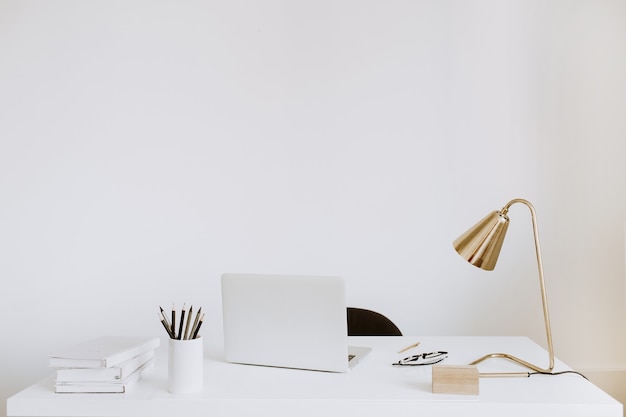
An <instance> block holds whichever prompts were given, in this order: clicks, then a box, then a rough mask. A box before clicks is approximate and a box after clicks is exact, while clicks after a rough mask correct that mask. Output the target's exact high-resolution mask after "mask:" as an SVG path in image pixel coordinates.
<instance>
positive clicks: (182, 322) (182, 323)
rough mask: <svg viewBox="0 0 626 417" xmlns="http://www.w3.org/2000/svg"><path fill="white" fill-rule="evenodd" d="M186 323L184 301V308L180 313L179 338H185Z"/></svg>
mask: <svg viewBox="0 0 626 417" xmlns="http://www.w3.org/2000/svg"><path fill="white" fill-rule="evenodd" d="M184 324H185V304H184V303H183V310H182V312H181V313H180V325H179V326H178V340H182V338H183V325H184Z"/></svg>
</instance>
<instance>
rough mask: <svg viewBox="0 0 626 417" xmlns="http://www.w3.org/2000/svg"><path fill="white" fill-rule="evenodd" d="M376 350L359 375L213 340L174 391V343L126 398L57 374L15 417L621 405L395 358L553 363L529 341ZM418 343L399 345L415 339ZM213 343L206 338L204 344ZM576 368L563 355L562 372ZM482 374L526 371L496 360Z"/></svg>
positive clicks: (30, 393)
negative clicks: (235, 351) (454, 382)
mask: <svg viewBox="0 0 626 417" xmlns="http://www.w3.org/2000/svg"><path fill="white" fill-rule="evenodd" d="M349 339H350V344H351V345H354V346H370V347H372V348H373V351H372V352H371V353H370V354H369V355H368V356H367V357H366V358H365V359H364V360H363V361H362V362H361V363H359V364H358V365H357V367H356V368H354V369H353V370H352V371H350V372H348V373H345V374H341V373H327V372H315V371H302V370H293V369H281V368H269V367H259V366H249V365H235V364H229V363H226V362H224V360H223V355H222V348H221V341H220V342H219V343H215V345H216V346H207V345H205V370H204V371H205V383H204V391H203V392H202V393H198V394H190V395H174V394H170V393H168V391H167V355H166V352H167V344H164V345H163V344H162V346H161V348H159V358H158V362H157V367H156V369H154V371H153V372H152V373H151V374H149V375H147V376H145V377H144V378H143V379H142V380H141V381H139V382H137V383H136V384H135V385H134V386H132V387H131V388H130V389H129V392H127V393H126V394H55V393H54V389H53V378H54V375H52V374H51V375H50V376H49V377H47V378H44V379H43V380H41V381H39V382H37V383H35V384H34V385H32V386H30V387H28V388H26V389H25V390H23V391H21V392H19V393H17V394H15V395H13V396H12V397H10V398H9V399H8V400H7V416H10V417H11V416H101V417H108V416H111V417H113V416H115V417H118V416H127V417H139V416H141V417H143V416H146V417H147V416H150V417H161V416H168V417H169V416H185V417H195V416H242V415H254V416H272V417H279V416H289V417H293V416H359V417H368V416H377V417H380V416H389V415H398V416H410V415H412V416H415V415H422V416H461V415H462V416H472V415H480V416H498V417H500V416H505V415H506V416H533V417H537V416H567V417H575V416H594V417H602V416H612V417H623V414H622V404H620V403H619V402H617V401H616V400H614V399H613V398H611V397H610V396H609V395H608V394H606V393H604V392H603V391H602V390H600V389H599V388H598V387H596V386H595V385H593V384H592V383H591V382H589V381H587V380H585V379H584V378H582V377H580V376H578V375H574V374H565V375H559V376H544V375H534V376H531V377H529V378H481V379H480V394H479V395H478V396H467V395H448V394H433V393H432V387H431V369H432V368H431V367H430V366H417V367H398V366H392V365H391V363H392V362H395V361H397V360H398V359H401V358H402V357H404V356H408V355H410V354H415V353H421V352H428V351H434V350H444V351H448V352H449V357H448V359H446V360H445V361H444V362H442V364H467V363H468V362H471V361H472V360H474V359H477V358H478V357H481V356H482V355H484V354H487V353H495V352H504V353H510V354H514V355H517V356H519V357H520V358H522V359H525V360H528V361H530V362H532V363H536V364H538V365H540V366H544V365H545V364H546V363H547V353H546V352H545V350H543V349H542V348H541V347H540V346H538V345H537V344H535V343H534V342H532V341H531V340H529V339H528V338H525V337H408V336H402V337H350V338H349ZM418 340H419V341H420V342H421V344H420V346H419V347H418V348H415V349H412V350H410V351H407V352H405V353H403V354H399V353H398V351H399V350H400V349H401V348H403V347H406V346H408V345H411V344H413V343H414V342H416V341H418ZM205 343H207V342H206V341H205ZM567 369H569V368H568V367H567V366H566V365H564V364H563V363H561V362H559V361H558V360H557V363H556V368H555V371H560V370H567ZM479 370H480V371H481V372H498V371H519V370H522V371H526V369H524V368H521V367H519V366H518V365H516V364H514V363H512V362H510V361H507V360H504V359H489V360H487V361H486V362H483V363H482V364H480V365H479Z"/></svg>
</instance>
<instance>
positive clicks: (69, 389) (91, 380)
mask: <svg viewBox="0 0 626 417" xmlns="http://www.w3.org/2000/svg"><path fill="white" fill-rule="evenodd" d="M159 343H160V340H159V338H158V337H154V338H142V337H127V336H103V337H99V338H97V339H93V340H89V341H87V342H84V343H80V344H78V345H74V346H68V347H66V348H64V349H61V350H60V351H59V352H57V353H55V354H53V355H50V360H49V366H50V367H52V368H56V379H55V382H54V389H55V392H59V393H61V392H63V393H124V392H126V390H127V389H128V387H129V386H131V385H132V384H133V383H135V382H136V381H137V380H139V379H140V378H141V376H142V375H143V374H144V373H145V372H147V371H148V370H149V369H151V368H152V367H153V365H154V360H155V355H154V353H155V352H154V351H155V349H156V348H157V347H159Z"/></svg>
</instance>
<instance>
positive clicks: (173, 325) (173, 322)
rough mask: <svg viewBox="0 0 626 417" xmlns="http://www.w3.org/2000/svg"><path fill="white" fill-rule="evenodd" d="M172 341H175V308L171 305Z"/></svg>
mask: <svg viewBox="0 0 626 417" xmlns="http://www.w3.org/2000/svg"><path fill="white" fill-rule="evenodd" d="M172 339H176V306H175V305H174V304H172Z"/></svg>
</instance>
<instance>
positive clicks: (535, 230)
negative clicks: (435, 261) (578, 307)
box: [455, 198, 554, 377]
mask: <svg viewBox="0 0 626 417" xmlns="http://www.w3.org/2000/svg"><path fill="white" fill-rule="evenodd" d="M516 203H521V204H524V205H525V206H526V207H528V209H529V210H530V215H531V218H532V224H533V236H534V240H535V254H536V256H537V267H538V270H539V286H540V288H541V302H542V305H543V317H544V323H545V328H546V337H547V341H548V355H549V364H548V367H547V368H545V369H544V368H541V367H539V366H536V365H533V364H531V363H529V362H526V361H524V360H522V359H519V358H517V357H515V356H513V355H509V354H506V353H492V354H489V355H486V356H483V357H482V358H480V359H477V360H475V361H474V362H472V363H470V365H476V364H478V363H480V362H482V361H484V360H485V359H489V358H505V359H509V360H512V361H514V362H516V363H518V364H520V365H522V366H525V367H527V368H529V369H532V370H533V371H535V372H540V373H551V372H552V370H553V369H554V347H553V345H552V331H551V329H550V315H549V312H548V297H547V295H546V286H545V281H544V278H543V263H542V260H541V248H540V245H539V232H538V228H537V214H536V212H535V208H534V207H533V205H532V204H531V203H530V202H528V201H527V200H524V199H521V198H517V199H513V200H511V201H509V202H508V203H507V204H506V205H505V206H504V207H503V208H502V210H500V211H499V212H495V213H494V215H496V216H498V217H500V218H501V220H502V219H504V221H505V223H508V217H507V213H508V211H509V208H510V207H511V206H512V205H513V204H516ZM488 217H489V216H488ZM505 231H506V224H505V225H504V226H503V231H502V233H501V236H500V237H499V238H497V239H496V240H498V239H499V243H498V245H496V246H498V248H497V249H496V252H498V251H499V245H501V243H502V239H504V232H505ZM459 239H461V238H459ZM455 247H456V242H455ZM457 250H458V248H457ZM495 258H497V254H496V256H495ZM481 262H482V260H481ZM494 264H495V259H494V260H493V263H492V264H491V265H490V266H488V267H484V269H492V268H493V265H494ZM478 266H480V265H478ZM481 376H484V377H500V376H528V373H527V372H511V373H481Z"/></svg>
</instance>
